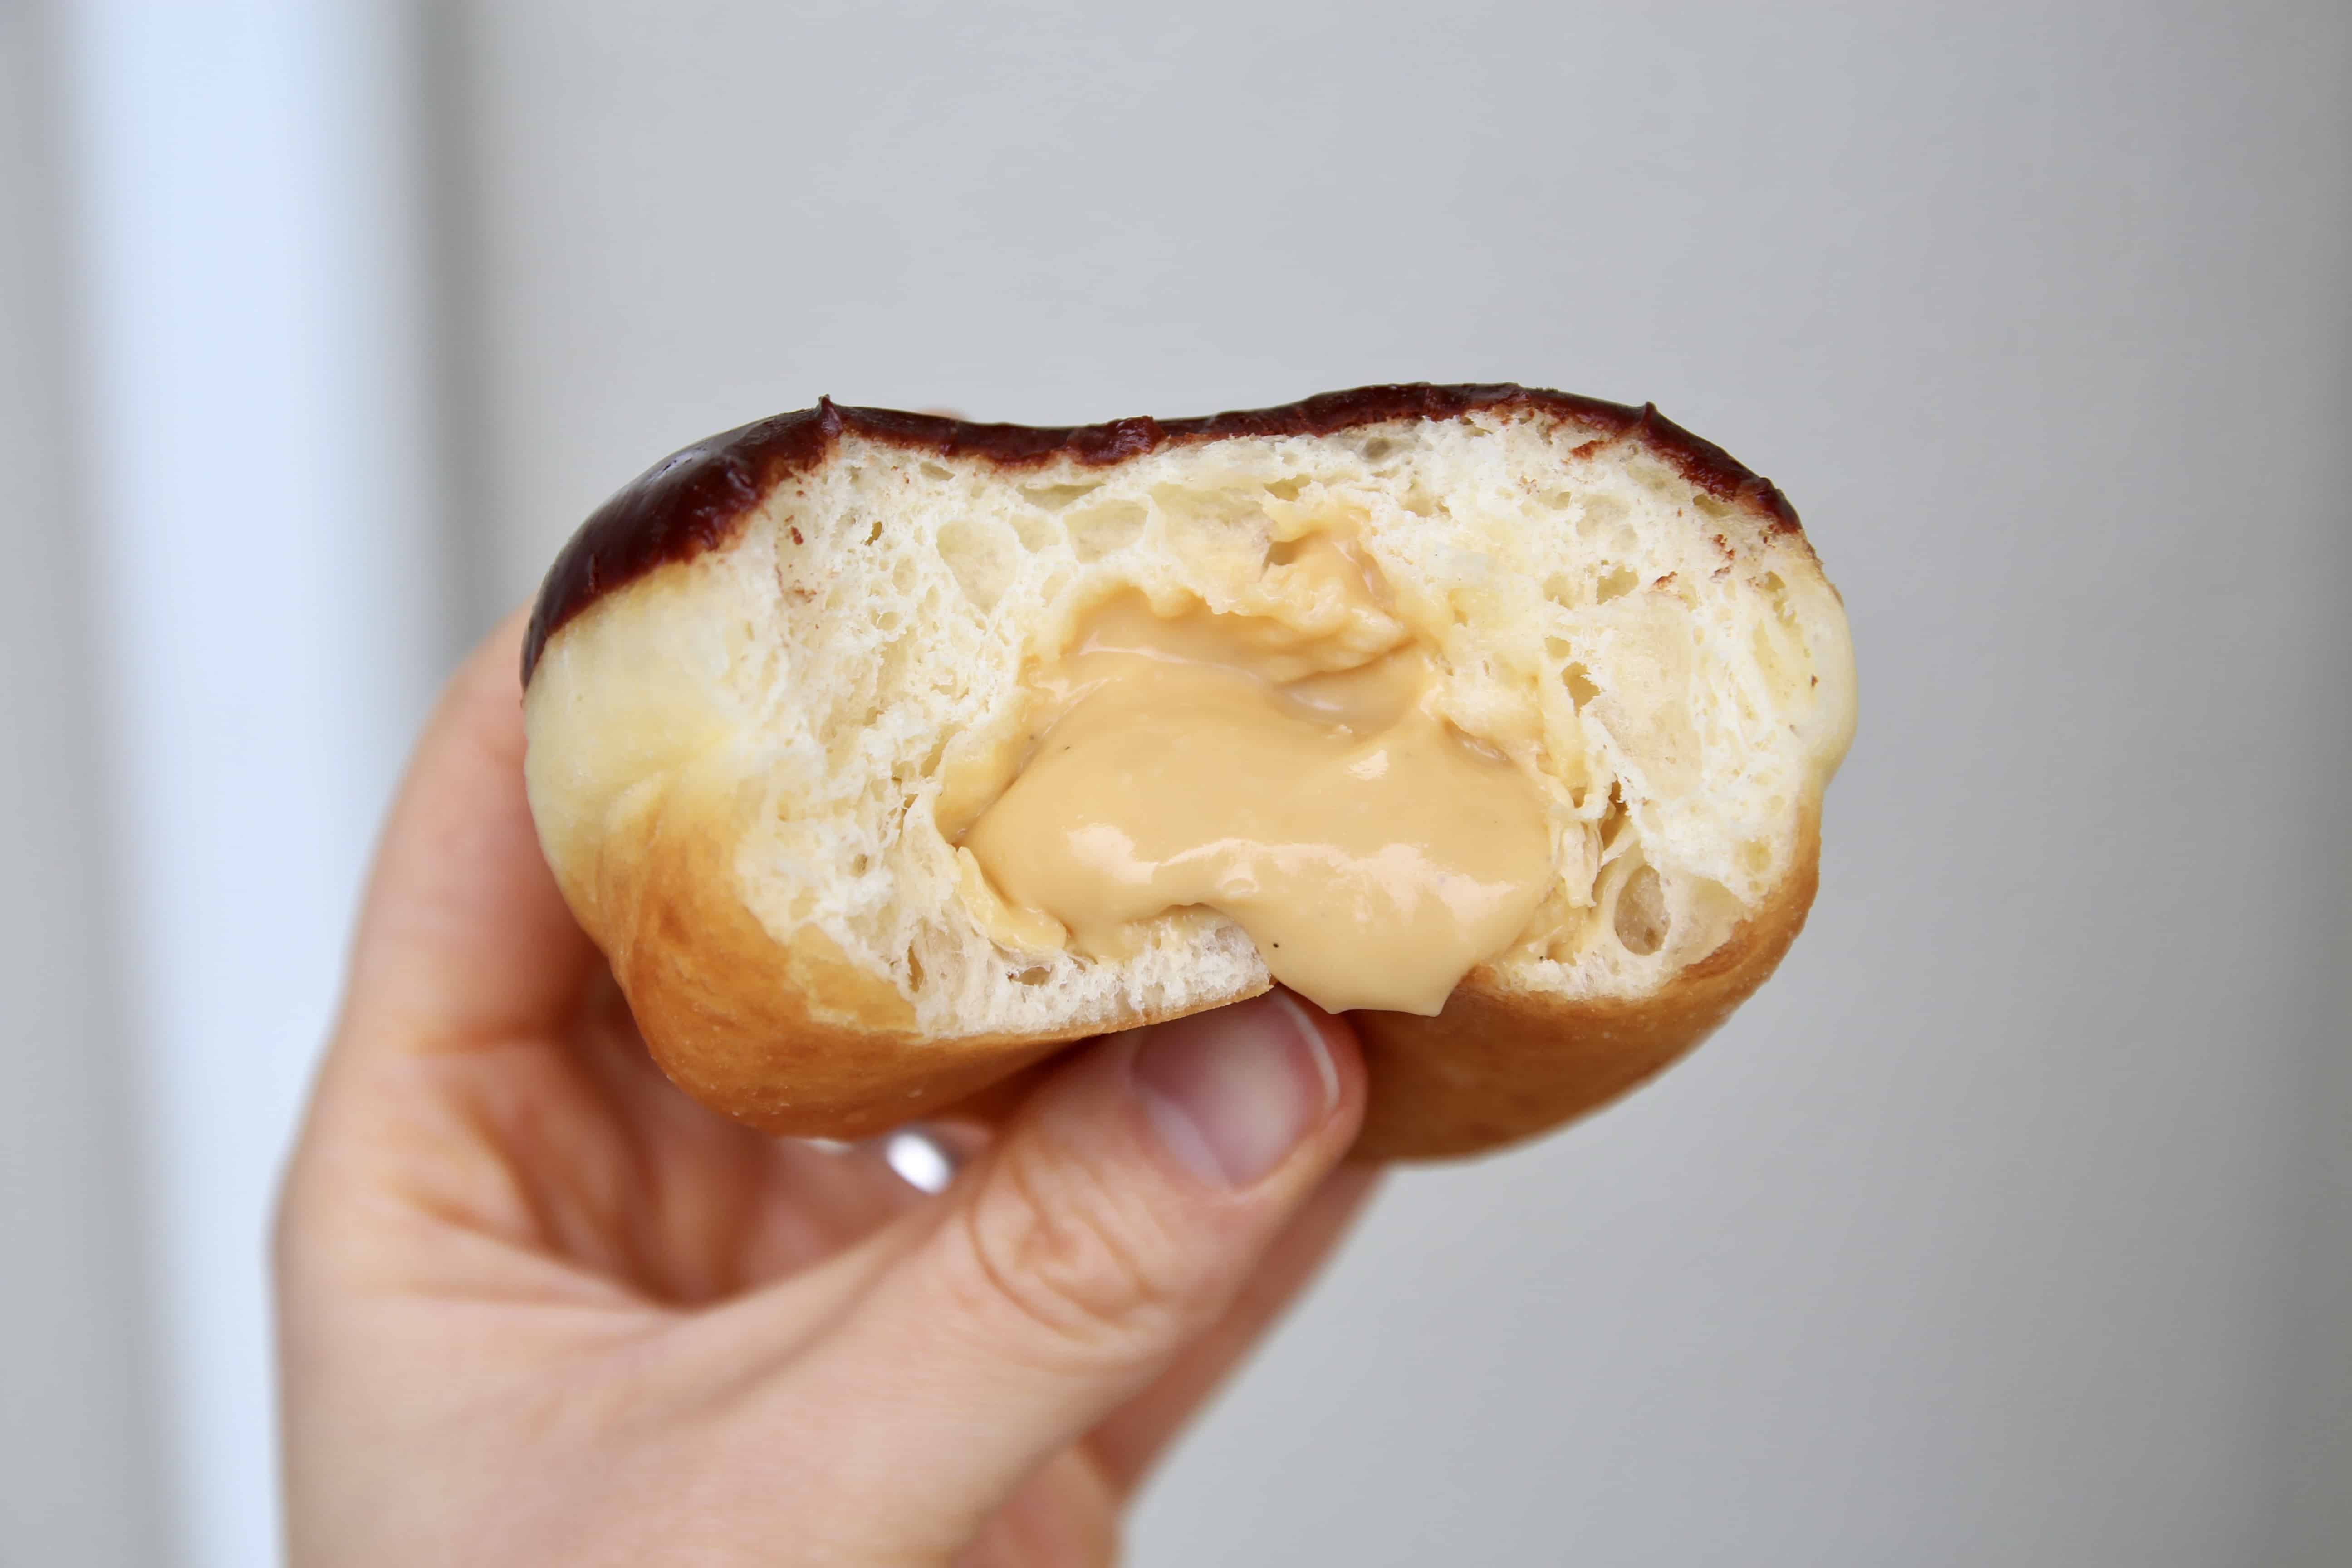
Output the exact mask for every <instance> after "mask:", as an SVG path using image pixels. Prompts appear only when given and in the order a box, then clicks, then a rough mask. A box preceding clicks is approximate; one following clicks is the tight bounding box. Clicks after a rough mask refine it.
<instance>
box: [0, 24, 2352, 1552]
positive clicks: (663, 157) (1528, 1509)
mask: <svg viewBox="0 0 2352 1568" xmlns="http://www.w3.org/2000/svg"><path fill="white" fill-rule="evenodd" d="M2347 81H2352V9H2347V7H2345V6H2344V5H2341V4H2340V0H2308V3H2285V0H2282V3H2278V4H2263V3H2260V0H2252V3H2235V4H2232V3H2224V0H2215V3H2210V4H2201V5H2189V4H2179V3H2174V0H2142V3H2137V4H2134V5H2115V4H2112V3H2111V0H1990V3H1988V0H1973V3H1969V4H1965V5H1961V4H1950V5H1946V4H1916V5H1894V6H1888V5H1843V4H1827V3H1810V4H1791V5H1775V6H1759V5H1748V4H1742V3H1736V0H1717V3H1702V0H1693V3H1689V4H1673V5H1638V4H1633V5H1628V4H1613V5H1570V4H1524V5H1502V4H1478V3H1475V0H1453V3H1450V4H1446V5H1430V4H1426V3H1422V4H1410V5H1407V4H1390V3H1386V0H1367V3H1359V4H1353V5H1345V6H1342V5H1311V4H1305V3H1297V0H1249V3H1247V4H1241V3H1231V0H1202V3H1200V4H1195V5H1187V6H1183V7H1177V8H1167V7H1118V6H1108V5H1049V4H1035V5H994V4H978V3H972V4H962V5H901V4H890V3H887V0H868V3H865V4H857V5H824V4H814V3H811V4H804V5H748V4H725V5H719V4H691V5H689V4H664V3H658V0H565V3H563V4H556V3H554V0H514V3H510V4H501V5H487V4H486V5H466V6H459V5H400V4H393V3H390V0H347V3H341V4H337V3H328V0H277V3H274V4H263V3H254V4H243V5H212V4H205V5H197V4H175V3H164V0H143V3H142V0H85V3H82V4H76V5H67V4H49V5H42V4H37V3H30V0H0V464H5V475H6V483H5V498H6V499H5V503H0V505H5V510H0V550H5V561H6V563H7V564H6V566H5V569H0V996H5V998H6V1003H7V1008H8V1011H7V1015H6V1016H7V1017H8V1019H9V1027H8V1029H7V1031H6V1035H5V1037H0V1248H5V1250H0V1258H5V1262H0V1275H5V1281H6V1283H5V1289H0V1563H9V1564H16V1563H25V1564H43V1565H47V1564H62V1563H73V1564H92V1565H103V1564H114V1563H125V1564H129V1563H140V1564H147V1563H160V1564H173V1565H185V1568H246V1565H250V1564H266V1563H269V1562H271V1561H272V1560H273V1559H274V1557H275V1555H276V1552H277V1547H276V1542H275V1528H276V1526H275V1503H274V1498H273V1487H274V1480H273V1458H272V1442H273V1437H272V1414H271V1393H270V1387H269V1373H268V1322H267V1300H266V1290H265V1273H264V1258H263V1249H264V1242H265V1234H266V1228H267V1223H268V1207H269V1202H270V1192H271V1186H272V1184H273V1181H274V1179H275V1175H276V1172H277V1170H278V1163H279V1161H280V1159H281V1157H282V1155H283V1152H284V1150H285V1147H286V1144H287V1140H288V1136H289V1130H290V1128H291V1126H292V1123H293V1121H294V1119H295V1118H296V1116H297V1115H298V1113H299V1104H300V1100H301V1097H302V1094H303V1091H304V1084H305V1077H306V1074H307V1072H308V1070H309V1067H310V1062H311V1060H312V1058H313V1057H314V1055H315V1053H316V1051H317V1049H318V1047H319V1045H320V1040H321V1037H322V1036H323V1034H324V1032H325V1030H326V1028H327V1026H328V1023H329V1019H330V1015H331V1009H332V1005H333V998H334V993H335V990H336V986H337V984H338V969H339V966H340V963H341V952H342V947H343V943H344V940H345V936H346V933H347V925H348V921H349V916H350V910H351V908H352V898H353V893H354V889H355V885H356V881H357V879H358V877H359V876H360V874H361V869H362V863H363V860H364V857H365V855H366V852H367V847H368V843H369V839H370V837H371V835H372V833H373V824H374V822H375V819H376V817H377V815H378V813H379V812H380V810H381V808H382V806H383V803H384V801H385V799H386V797H387V795H388V793H389V791H390V788H391V785H392V782H393V779H394V774H395V772H396V770H397V768H398V766H399V763H400V759H401V756H402V754H403V752H404V748H405V746H406V743H407V741H408V738H409V736H410V735H411V733H412V732H413V731H414V730H415V727H416V725H417V723H418V721H419V719H420V717H421V715H422V713H423V712H424V710H425V705H426V704H427V702H428V701H429V700H430V696H431V693H432V691H433V689H434V688H435V686H436V683H437V681H438V680H439V679H440V677H441V676H442V674H443V672H444V671H445V670H446V668H448V666H449V665H450V664H451V663H452V661H453V660H454V659H455V658H457V655H458V654H459V652H460V651H461V650H462V649H463V648H464V647H466V646H467V644H468V643H469V642H470V641H471V640H472V639H473V638H474V637H477V636H478V635H479V634H480V633H481V632H482V631H483V630H484V629H486V628H487V627H488V626H489V625H490V623H491V622H492V620H493V619H494V618H495V617H496V616H498V615H499V612H500V611H501V610H502V609H504V608H505V607H506V606H508V605H511V604H513V603H515V602H517V601H518V600H519V599H520V598H521V597H522V596H523V595H525V594H527V593H528V592H529V591H530V589H531V588H532V586H533V585H534V584H535V581H536V578H537V575H538V573H539V572H540V571H541V568H542V567H543V565H544V563H546V561H547V560H548V559H549V557H550V556H551V553H552V552H553V550H554V548H555V547H556V545H557V544H558V543H559V542H561V541H562V538H563V537H564V536H565V534H566V533H567V532H568V531H570V529H571V528H572V525H573V524H574V523H575V521H577V520H578V519H579V518H580V517H581V516H583V514H584V513H585V512H586V511H587V510H588V509H589V508H590V507H592V506H593V504H594V503H595V502H596V501H597V500H600V499H601V498H602V497H603V496H604V495H605V494H606V493H607V492H609V491H610V490H611V489H614V487H615V486H617V485H619V484H620V483H621V482H623V481H624V480H625V479H628V478H629V477H630V476H632V475H633V474H635V472H637V471H638V470H639V469H641V468H644V467H646V465H647V464H648V463H650V462H651V461H652V460H653V459H655V458H658V457H659V456H661V455H662V454H663V453H665V452H667V451H668V450H670V449H671V448H673V447H677V446H678V445H680V444H682V443H684V442H685V441H687V440H688V439H691V438H693V437H698V436H700V435H703V434H705V433H707V432H709V431H711V430H715V429H718V428H719V427H722V426H730V425H734V424H736V423H739V422H740V421H742V420H745V419H748V418H751V417H753V416H758V415H762V414H766V413H770V412H773V411H776V410H779V409H784V408H792V407H799V406H803V405H807V404H809V403H812V402H814V399H815V398H816V397H817V395H819V394H824V393H830V394H832V395H835V397H837V398H840V399H842V400H844V401H855V402H866V403H879V404H886V405H902V406H948V407H953V408H958V409H961V410H963V411H966V412H967V413H969V414H971V415H973V416H979V417H986V418H1003V419H1020V420H1034V421H1050V422H1061V421H1073V420H1088V419H1096V418H1103V417H1108V416H1117V415H1124V414H1131V413H1138V412H1144V411H1150V412H1153V413H1158V414H1163V415H1171V414H1191V413H1200V412H1206V411H1210V410H1213V409H1218V408H1224V407H1232V406H1237V405H1255V404H1263V403H1267V402H1273V401H1280V400H1286V399H1289V398H1292V397H1296V396H1298V395H1303V394H1306V393H1308V392H1313V391H1317V390H1321V389H1325V388H1329V387H1336V386H1342V385H1348V384H1355V383H1360V382H1365V381H1372V380H1397V379H1438V380H1484V379H1516V380H1522V381H1527V382H1531V383H1535V384H1546V385H1555V386H1562V387H1567V388H1570V389H1572V390H1578V391H1583V392H1589V393H1593V394H1596V395H1602V396H1607V397H1612V398H1618V399H1624V400H1630V401H1636V402H1638V401H1641V400H1643V399H1644V398H1652V399H1655V400H1656V401H1657V402H1658V403H1659V404H1660V405H1662V406H1663V407H1664V409H1665V411H1666V412H1667V413H1668V414H1669V415H1670V416H1673V417H1674V418H1675V419H1677V420H1679V421H1681V422H1683V423H1685V424H1686V425H1689V426H1692V427H1693V428H1695V429H1696V430H1698V431H1699V432H1701V433H1702V434H1704V435H1706V436H1707V437H1711V438H1714V439H1716V440H1717V441H1720V442H1721V443H1723V444H1724V445H1726V446H1727V447H1729V448H1730V449H1731V450H1732V451H1734V452H1735V453H1737V454H1738V455H1739V456H1740V457H1741V458H1744V459H1746V460H1747V461H1748V463H1750V464H1751V465H1752V466H1754V467H1757V468H1760V469H1762V470H1764V471H1766V472H1768V473H1770V474H1771V475H1773V476H1774V477H1775V478H1776V479H1779V480H1780V483H1781V484H1782V485H1783V486H1784V487H1785V488H1786V489H1787V490H1788V492H1789V493H1790V496H1791V497H1792V498H1793V499H1794V500H1795V501H1796V504H1797V506H1798V508H1799V509H1800V510H1801V511H1802V513H1803V514H1804V517H1805V520H1806V524H1807V527H1808V530H1809V531H1811V534H1812V536H1813V538H1814V540H1815V542H1816V543H1817V544H1818V546H1819V549H1820V551H1821V553H1822V557H1823V559H1824V560H1825V561H1826V563H1828V566H1829V569H1830V572H1831V574H1832V577H1833V578H1835V579H1836V581H1837V582H1838V583H1839V584H1840V585H1841V586H1842V587H1843V590H1844V592H1845V595H1846V598H1847V602H1848V605H1849V606H1850V608H1851V611H1852V615H1853V627H1854V634H1855V640H1856V644H1857V646H1858V648H1859V657H1860V660H1861V668H1862V672H1863V681H1864V709H1863V722H1862V728H1861V732H1860V736H1859V739H1858V741H1857V743H1856V745H1855V747H1854V750H1853V756H1852V759H1851V760H1850V761H1849V762H1848V763H1847V764H1846V769H1845V772H1844V774H1843V776H1842V777H1841V779H1840V780H1839V782H1838V784H1837V786H1836V788H1835V790H1834V791H1833V792H1832V796H1831V799H1830V803H1829V808H1828V812H1827V816H1826V821H1825V827H1824V839H1825V849H1824V858H1823V866H1822V894H1821V900H1820V903H1819V905H1818V906H1817V908H1816V910H1815V911H1814V914H1813V918H1812V924H1811V930H1810V931H1809V932H1808V933H1807V935H1806V936H1805V937H1804V939H1803V940H1802V941H1801V942H1799V944H1798V945H1797V948H1796V950H1795V952H1793V954H1792V955H1791V956H1790V959H1789V961H1788V963H1787V964H1786V966H1785V967H1784V969H1783V970H1782V972H1781V973H1780V976H1779V977H1778V978H1777V979H1776V980H1775V981H1774V982H1773V983H1772V984H1770V985H1769V986H1768V987H1767V988H1766V990H1765V991H1764V992H1763V993H1762V994H1760V995H1759V997H1758V998H1757V999H1756V1000H1755V1001H1754V1002H1752V1003H1751V1004H1749V1005H1748V1007H1747V1008H1746V1010H1745V1011H1743V1012H1742V1013H1741V1014H1740V1015H1739V1016H1738V1018H1737V1019H1736V1020H1735V1021H1734V1022H1733V1023H1732V1024H1731V1026H1729V1027H1728V1028H1727V1029H1726V1030H1725V1031H1724V1033H1723V1034H1722V1036H1721V1037H1719V1038H1718V1039H1717V1041H1716V1042H1715V1043H1714V1044H1713V1045H1711V1046H1710V1047H1707V1048H1706V1050H1705V1051H1703V1052H1701V1053H1700V1054H1699V1055H1698V1056H1697V1057H1696V1058H1694V1059H1693V1060H1692V1061H1691V1062H1690V1063H1689V1064H1688V1065H1686V1066H1685V1067H1682V1068H1678V1069H1677V1070H1676V1071H1675V1072H1674V1073H1673V1074H1671V1075H1669V1076H1668V1077H1667V1078H1666V1079H1664V1080H1662V1081H1661V1082H1659V1083H1658V1084H1656V1085H1655V1086H1654V1087H1653V1088H1651V1089H1646V1090H1644V1091H1643V1093H1641V1094H1639V1095H1638V1096H1636V1097H1635V1098H1634V1099H1633V1100H1632V1101H1630V1102H1628V1103H1627V1104H1625V1105H1623V1106H1622V1107H1620V1108H1619V1109H1616V1110H1612V1111H1611V1112H1609V1113H1608V1114H1606V1115H1605V1116H1602V1117H1601V1118H1600V1119H1598V1120H1596V1121H1592V1122H1591V1123H1589V1124H1587V1125H1585V1126H1582V1127H1580V1128H1577V1129H1574V1130H1572V1131H1569V1132H1567V1133H1566V1134H1564V1135H1561V1136H1559V1137H1557V1138H1554V1139H1552V1140H1550V1141H1549V1142H1546V1143H1544V1144H1542V1145H1540V1146H1538V1147H1537V1148H1536V1149H1534V1150H1532V1151H1529V1152H1520V1153H1516V1154H1512V1155H1509V1156H1507V1157H1505V1158H1501V1159H1496V1160H1493V1161H1489V1162H1486V1163H1478V1164H1474V1165H1469V1166H1465V1167H1460V1168H1454V1169H1447V1170H1443V1171H1433V1172H1414V1173H1408V1174H1406V1175H1404V1176H1402V1177H1401V1178H1400V1179H1399V1180H1397V1181H1396V1182H1395V1183H1394V1184H1393V1185H1392V1186H1391V1190H1390V1191H1389V1193H1388V1194H1387V1195H1386V1196H1385V1197H1384V1198H1383V1200H1382V1201H1381V1205H1380V1206H1379V1207H1378V1209H1377V1210H1376V1211H1375V1213H1374V1214H1373V1215H1372V1217H1371V1219H1370V1222H1369V1223H1368V1224H1367V1226H1365V1227H1364V1230H1363V1232H1362V1234H1361V1235H1360V1237H1359V1238H1358V1239H1357V1240H1356V1241H1355V1242H1354V1243H1353V1244H1352V1245H1351V1247H1349V1250H1348V1251H1347V1252H1346V1253H1345V1254H1344V1255H1343V1257H1342V1258H1341V1260H1340V1262H1339V1264H1338V1266H1337V1267H1336V1268H1335V1269H1334V1270H1333V1271H1332V1273H1331V1274H1330V1275H1329V1276H1328V1279H1326V1280H1325V1282H1324V1283H1323V1284H1322V1286H1321V1287H1320V1288H1319V1289H1318V1290H1317V1292H1316V1293H1315V1294H1314V1295H1313V1296H1312V1297H1311V1298H1310V1299H1309V1300H1308V1301H1307V1305H1306V1306H1305V1307H1304V1309H1303V1310H1301V1311H1300V1312H1299V1313H1298V1314H1297V1317H1296V1318H1295V1319H1294V1320H1293V1321H1291V1322H1290V1323H1289V1325H1288V1326H1287V1327H1286V1329H1285V1330H1284V1331H1282V1333H1281V1334H1280V1335H1279V1337H1278V1338H1277V1339H1276V1341H1275V1342H1273V1343H1272V1345H1271V1347H1270V1348H1269V1349H1268V1351H1267V1352H1265V1355H1264V1356H1263V1357H1262V1359H1261V1360H1260V1361H1259V1363H1257V1364H1256V1366H1255V1369H1254V1370H1253V1371H1252V1372H1251V1373H1250V1374H1249V1375H1248V1376H1247V1378H1246V1379H1245V1380H1244V1382H1243V1383H1242V1384H1240V1385H1239V1386H1238V1387H1237V1388H1236V1389H1235V1390H1234V1392H1233V1393H1232V1394H1229V1395H1228V1396H1227V1397H1226V1398H1225V1399H1224V1400H1223V1403H1222V1404H1221V1405H1219V1406H1217V1407H1216V1409H1215V1410H1214V1411H1213V1414H1212V1415H1211V1416H1210V1417H1209V1419H1208V1420H1207V1421H1206V1422H1205V1423H1204V1425H1203V1426H1202V1427H1201V1428H1200V1429H1199V1430H1198V1431H1196V1433H1195V1434H1194V1435H1193V1436H1192V1438H1191V1439H1190V1441H1189V1442H1188V1443H1187V1445H1186V1446H1185V1447H1183V1448H1182V1449H1181V1452H1180V1454H1179V1456H1178V1457H1177V1458H1176V1459H1175V1461H1174V1463H1173V1464H1172V1466H1171V1468H1169V1469H1168V1471H1167V1472H1166V1474H1165V1475H1164V1477H1163V1478H1162V1479H1160V1481H1159V1482H1158V1484H1157V1485H1156V1486H1155V1487H1154V1489H1152V1490H1151V1491H1150V1494H1149V1495H1148V1497H1147V1499H1146V1500H1145V1502H1144V1504H1143V1506H1142V1509H1141V1511H1140V1516H1139V1520H1138V1521H1137V1523H1136V1525H1135V1529H1134V1532H1133V1538H1132V1542H1133V1545H1132V1550H1133V1558H1134V1561H1135V1562H1136V1563H1140V1564H1145V1565H1160V1568H1173V1565H1176V1564H1192V1563H1323V1562H1335V1563H1337V1562H1344V1563H1364V1564H1375V1563H1396V1564H1406V1563H1430V1562H1442V1563H1509V1564H1518V1563H1552V1562H1561V1563H1566V1562H1575V1563H1608V1564H1618V1563H1644V1564H1646V1563H1658V1564H1685V1563H1727V1562H1738V1563H1753V1564H1790V1565H1795V1564H1805V1565H1809V1568H1816V1565H1824V1564H1853V1565H1856V1568H1860V1565H1864V1564H1882V1563H1927V1564H1935V1563H1952V1564H1961V1563H1969V1564H1975V1563H2059V1564H2069V1565H2084V1564H2101V1565H2105V1564H2116V1565H2125V1564H2128V1565H2132V1568H2148V1565H2154V1564H2179V1565H2182V1568H2189V1565H2196V1568H2210V1565H2212V1564H2239V1563H2243V1564H2295V1565H2303V1564H2310V1565H2315V1568H2316V1565H2320V1564H2340V1563H2346V1562H2352V1070H2348V1069H2352V1059H2348V1058H2352V1050H2347V1047H2348V1046H2352V980H2347V961H2352V897H2347V893H2348V892H2352V834H2347V830H2346V811H2347V806H2352V796H2347V789H2346V784H2345V780H2346V779H2347V775H2352V698H2347V690H2352V684H2347V683H2352V623H2347V616H2346V611H2345V607H2344V606H2345V605H2346V602H2347V601H2346V598H2345V594H2346V586H2347V581H2352V500H2347V496H2352V490H2347V487H2346V484H2345V481H2344V472H2345V462H2346V455H2347V447H2352V93H2347V90H2346V86H2347Z"/></svg>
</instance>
